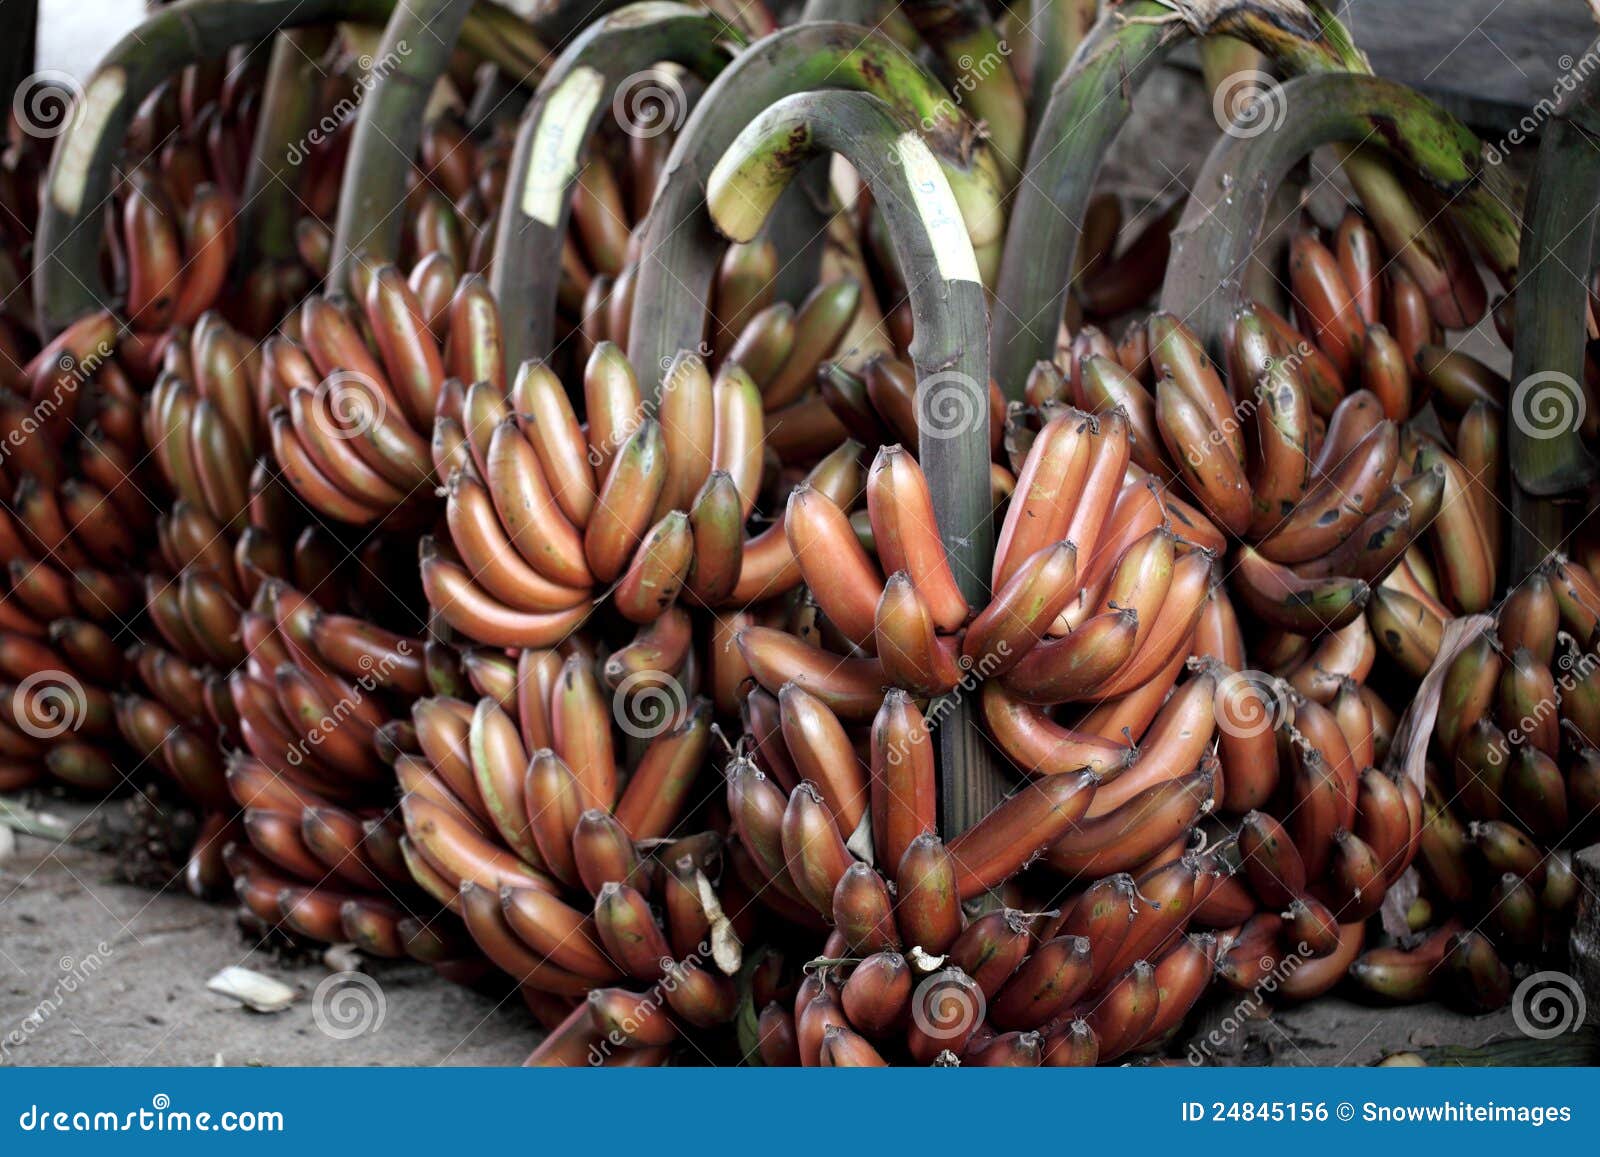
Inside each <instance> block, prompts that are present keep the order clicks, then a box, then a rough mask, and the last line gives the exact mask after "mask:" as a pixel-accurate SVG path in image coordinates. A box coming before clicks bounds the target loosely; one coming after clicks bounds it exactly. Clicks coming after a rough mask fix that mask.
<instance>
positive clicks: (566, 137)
mask: <svg viewBox="0 0 1600 1157" xmlns="http://www.w3.org/2000/svg"><path fill="white" fill-rule="evenodd" d="M604 88H605V78H604V77H602V76H601V75H600V73H599V72H597V71H596V70H594V69H592V68H589V67H588V66H587V65H582V66H579V67H578V68H575V69H573V70H572V72H571V73H570V74H568V75H567V77H566V78H565V79H564V80H562V82H561V83H560V84H558V85H557V86H556V89H555V91H554V92H552V93H551V94H550V98H549V99H548V100H547V101H546V102H545V106H544V115H543V116H541V117H540V118H539V127H538V129H537V130H536V131H535V132H534V134H533V148H532V150H531V155H530V156H529V158H528V175H527V179H526V180H524V181H523V182H522V212H523V214H524V215H525V216H528V217H532V218H533V219H534V220H535V221H538V222H539V223H540V224H542V225H546V226H548V227H549V228H551V229H554V228H555V227H556V225H557V223H558V222H559V221H560V220H561V198H562V195H563V194H564V193H565V192H566V189H567V182H569V181H571V180H572V178H573V175H574V174H575V173H577V171H578V150H579V149H581V148H582V147H583V142H584V141H585V140H586V139H587V138H588V136H589V118H590V117H591V116H593V115H594V110H595V106H596V105H598V104H599V103H600V97H601V94H602V92H603V90H604Z"/></svg>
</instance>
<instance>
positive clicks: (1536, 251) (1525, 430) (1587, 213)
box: [1507, 49, 1600, 579]
mask: <svg viewBox="0 0 1600 1157" xmlns="http://www.w3.org/2000/svg"><path fill="white" fill-rule="evenodd" d="M1591 51H1594V49H1591ZM1543 132H1544V136H1543V139H1542V140H1541V141H1540V144H1539V156H1538V160H1537V161H1536V162H1535V165H1534V170H1533V178H1532V180H1531V181H1530V182H1529V185H1528V201H1527V207H1526V209H1525V220H1524V228H1523V233H1522V255H1521V256H1522V268H1523V269H1524V270H1526V272H1525V273H1524V274H1523V275H1522V278H1521V280H1520V281H1518V282H1517V287H1516V326H1515V333H1516V342H1515V345H1514V346H1513V349H1512V371H1511V376H1512V380H1513V382H1515V383H1516V384H1515V386H1514V388H1513V390H1512V394H1511V399H1510V402H1509V404H1508V405H1507V409H1508V410H1509V411H1510V413H1511V422H1510V423H1509V428H1508V430H1507V435H1508V438H1509V440H1510V443H1511V473H1512V477H1513V478H1515V480H1516V483H1517V488H1518V489H1520V490H1522V491H1525V492H1527V493H1528V494H1531V495H1535V496H1538V497H1550V496H1554V495H1558V494H1563V493H1565V492H1567V491H1571V490H1575V489H1577V488H1579V487H1581V486H1585V485H1587V484H1588V483H1590V482H1593V481H1594V480H1595V478H1596V477H1600V462H1597V461H1596V459H1595V457H1594V456H1593V455H1592V454H1591V453H1590V452H1589V451H1588V450H1587V449H1586V448H1585V447H1584V445H1583V439H1582V435H1581V429H1582V425H1583V416H1584V407H1585V404H1586V401H1587V399H1586V397H1585V392H1584V388H1583V378H1584V350H1585V347H1586V345H1587V341H1588V332H1587V328H1586V322H1587V316H1588V287H1587V285H1586V284H1585V277H1586V275H1587V272H1588V270H1589V268H1590V266H1591V265H1592V264H1593V261H1592V256H1591V255H1592V254H1593V252H1594V244H1595V241H1596V236H1595V223H1594V213H1593V206H1594V198H1595V196H1596V195H1597V194H1600V151H1597V150H1596V144H1597V142H1600V82H1597V81H1596V80H1595V78H1594V77H1592V76H1591V77H1589V78H1588V79H1587V80H1586V81H1585V82H1584V83H1583V84H1582V85H1581V86H1580V87H1579V88H1577V89H1576V90H1575V91H1574V92H1573V93H1572V94H1571V95H1570V96H1569V97H1568V98H1567V99H1566V100H1564V101H1563V102H1562V104H1561V105H1560V107H1558V108H1557V109H1556V112H1555V115H1554V116H1553V117H1552V118H1551V119H1550V122H1549V123H1548V124H1546V125H1545V127H1544V130H1543ZM1552 418H1553V419H1555V420H1554V421H1552V420H1551V419H1552ZM1514 496H1515V494H1514ZM1518 537H1519V539H1520V538H1521V537H1522V536H1520V535H1519V536H1518ZM1556 545H1557V544H1556V543H1534V544H1530V546H1531V548H1532V549H1528V550H1526V551H1524V552H1523V553H1524V554H1525V555H1526V556H1528V557H1519V558H1515V559H1513V567H1514V568H1515V569H1514V570H1513V572H1512V573H1513V575H1514V576H1515V577H1516V578H1519V579H1520V578H1521V576H1522V575H1523V574H1524V573H1526V571H1527V569H1528V568H1529V567H1531V566H1532V565H1533V564H1535V563H1537V562H1538V560H1539V558H1541V557H1543V554H1544V552H1545V550H1546V549H1549V548H1552V547H1554V546H1556Z"/></svg>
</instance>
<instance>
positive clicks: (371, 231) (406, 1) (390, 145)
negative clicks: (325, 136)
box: [327, 0, 472, 289]
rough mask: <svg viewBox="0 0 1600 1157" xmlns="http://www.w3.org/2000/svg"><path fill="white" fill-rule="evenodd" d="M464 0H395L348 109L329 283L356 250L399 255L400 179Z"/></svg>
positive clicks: (346, 271) (345, 271) (345, 277)
mask: <svg viewBox="0 0 1600 1157" xmlns="http://www.w3.org/2000/svg"><path fill="white" fill-rule="evenodd" d="M471 6H472V0H400V3H399V4H397V5H396V6H395V10H394V15H393V16H391V17H390V18H389V23H388V24H387V25H385V27H384V30H383V41H382V43H381V44H380V45H379V47H378V55H377V57H376V63H375V64H374V65H373V73H374V76H375V77H376V80H375V81H373V83H372V88H371V90H370V91H369V92H368V93H367V94H366V96H365V97H364V98H363V99H362V101H361V111H360V112H359V113H357V114H356V127H355V132H354V134H353V135H352V136H351V138H350V160H349V163H348V165H347V166H346V168H345V171H344V180H343V181H342V182H341V183H340V186H339V215H338V218H337V220H336V221H335V223H334V230H333V254H332V257H331V258H330V259H329V265H328V278H327V284H328V287H329V288H330V289H348V288H349V281H350V268H351V263H352V262H353V261H355V260H356V259H357V255H358V254H359V255H360V258H361V259H362V260H365V261H369V262H372V263H373V264H383V263H384V262H392V261H395V260H398V258H399V256H400V238H401V235H402V233H403V232H404V229H405V201H406V198H405V194H406V185H407V181H408V178H409V177H410V175H411V166H412V163H413V161H414V159H415V157H416V155H417V149H418V147H419V146H420V145H421V143H422V122H423V114H424V112H425V110H426V109H427V107H428V98H429V97H430V96H431V95H432V93H433V86H434V85H435V84H436V83H437V82H438V80H439V77H440V76H442V75H443V74H444V70H445V67H446V66H447V65H448V64H449V63H450V53H451V50H452V49H454V47H455V42H456V37H457V36H458V35H459V34H460V32H461V25H462V22H463V21H464V20H465V19H466V16H467V9H468V8H470V7H471Z"/></svg>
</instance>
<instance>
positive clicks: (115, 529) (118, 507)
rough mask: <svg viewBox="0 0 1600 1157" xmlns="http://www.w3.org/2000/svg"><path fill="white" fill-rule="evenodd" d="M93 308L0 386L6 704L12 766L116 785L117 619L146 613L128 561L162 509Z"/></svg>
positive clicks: (119, 760)
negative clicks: (145, 473)
mask: <svg viewBox="0 0 1600 1157" xmlns="http://www.w3.org/2000/svg"><path fill="white" fill-rule="evenodd" d="M115 335H116V326H115V322H114V321H113V319H112V318H111V317H110V315H109V314H104V313H101V314H96V315H93V316H91V317H88V318H85V319H84V320H83V321H81V322H79V323H78V324H76V325H74V326H72V327H70V328H68V329H67V330H65V331H64V332H62V333H61V334H60V335H59V336H58V337H57V338H56V339H55V340H54V341H52V342H51V343H50V344H49V345H47V346H46V347H45V348H44V349H42V350H40V351H39V352H38V353H37V354H36V355H35V356H34V357H33V359H32V360H31V361H29V362H28V363H27V364H26V365H25V366H23V367H22V370H21V371H20V373H18V374H17V378H16V381H15V382H14V383H13V385H12V388H8V389H6V390H5V391H4V393H3V395H0V405H3V406H4V410H5V414H6V420H5V425H6V435H5V438H6V449H7V454H6V456H5V459H4V461H3V462H0V477H3V479H4V488H5V492H6V493H7V494H8V495H10V496H11V502H10V504H9V505H8V506H7V508H6V509H5V511H4V513H3V515H0V526H3V531H0V535H3V540H4V541H3V546H0V551H3V554H4V558H5V565H6V597H5V598H4V599H3V600H0V657H3V658H0V672H3V675H4V678H5V681H6V684H7V686H6V687H5V689H4V701H3V703H0V712H3V718H0V733H3V735H4V741H5V742H4V747H5V759H6V774H5V777H4V778H5V780H6V782H7V784H8V785H10V786H12V787H22V786H26V785H27V784H30V783H33V782H36V781H37V780H39V779H40V778H41V777H42V776H44V775H45V774H49V775H51V776H53V777H55V778H56V779H58V780H60V781H61V782H63V783H66V784H69V785H71V786H73V787H75V788H78V789H80V790H83V791H86V792H90V793H93V794H103V793H106V792H109V791H113V790H115V789H117V788H118V787H120V786H121V784H122V779H123V776H122V772H121V771H119V767H125V766H126V764H127V760H126V759H125V758H123V756H124V755H125V752H123V751H121V749H120V745H119V743H118V741H117V728H116V721H115V713H114V710H113V705H112V698H111V693H112V692H114V691H115V690H116V689H117V687H118V686H119V684H120V683H121V681H122V678H123V676H124V675H125V674H126V670H127V669H126V665H125V662H124V657H123V654H122V651H123V648H124V646H125V645H126V639H125V638H124V637H123V636H122V629H123V628H122V625H123V624H124V623H125V622H127V621H128V620H129V619H131V618H132V617H133V616H135V615H136V614H137V612H138V609H139V605H140V601H141V594H140V590H139V587H138V583H137V580H136V578H135V577H134V574H133V572H132V567H133V566H134V565H135V562H136V559H137V558H138V555H139V552H140V549H141V547H140V537H141V535H142V534H146V533H148V532H149V530H150V529H151V528H152V527H153V524H154V512H153V510H152V509H151V507H150V505H149V504H148V503H147V502H146V501H145V500H144V498H143V495H142V493H141V492H140V489H139V486H138V483H137V481H136V479H138V478H139V477H140V470H139V465H138V464H139V462H140V460H141V459H142V457H143V455H144V439H143V436H142V433H141V430H140V415H139V408H140V405H141V400H140V398H139V397H138V395H137V393H136V392H135V390H134V387H133V385H132V383H131V382H130V381H129V380H128V377H127V375H126V374H125V373H124V372H123V371H122V368H121V366H120V364H119V362H118V360H117V358H116V355H115V345H114V343H115Z"/></svg>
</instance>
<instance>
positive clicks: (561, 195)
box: [490, 2, 741, 366]
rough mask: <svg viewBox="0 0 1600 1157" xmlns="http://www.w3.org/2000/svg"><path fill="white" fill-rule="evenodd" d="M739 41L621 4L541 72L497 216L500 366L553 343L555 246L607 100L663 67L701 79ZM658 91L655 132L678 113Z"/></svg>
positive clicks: (660, 6)
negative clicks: (646, 71)
mask: <svg viewBox="0 0 1600 1157" xmlns="http://www.w3.org/2000/svg"><path fill="white" fill-rule="evenodd" d="M740 39H741V37H740V36H739V33H738V32H737V31H736V30H734V29H732V28H730V27H729V26H728V25H726V24H725V23H723V21H722V20H721V18H720V17H718V16H716V15H714V14H713V13H710V12H707V11H705V10H703V9H698V8H691V7H689V6H687V5H684V4H672V3H658V2H647V3H642V4H631V5H629V6H628V7H626V8H621V9H618V10H617V11H616V12H613V13H612V14H611V15H609V16H607V17H605V18H603V19H601V20H598V21H596V22H595V23H594V24H592V25H590V26H589V28H587V29H586V30H585V31H584V32H583V33H582V34H581V35H580V36H579V37H578V38H577V39H576V40H574V41H573V42H572V43H571V44H570V45H569V46H568V47H567V48H566V50H565V51H564V52H562V54H561V56H560V57H559V59H557V60H556V62H555V64H554V65H553V66H552V67H551V69H550V72H549V74H548V75H547V76H546V77H545V79H544V81H543V82H542V83H541V84H540V86H539V91H538V93H537V94H536V95H535V96H534V98H533V100H532V102H530V104H529V105H528V108H527V111H526V112H525V113H524V114H523V118H522V124H521V126H520V127H519V128H518V130H517V144H516V150H515V152H514V153H513V154H512V158H511V172H512V173H513V174H515V176H514V177H513V178H512V180H511V182H510V185H509V187H508V188H507V190H506V196H505V201H504V202H503V204H502V205H501V208H500V227H499V229H498V231H497V232H496V236H495V252H494V264H493V266H492V270H491V277H490V286H491V288H492V289H493V291H494V295H495V300H496V301H498V302H499V303H500V312H501V315H502V316H503V317H504V318H505V319H506V323H507V324H506V332H505V342H506V363H507V364H508V365H512V366H517V365H521V364H522V362H523V361H525V360H527V359H528V358H535V357H538V358H543V357H547V356H549V354H550V351H551V349H552V347H553V346H554V344H555V310H556V292H557V289H558V288H559V286H560V280H561V246H562V242H563V239H564V238H565V237H566V233H567V226H568V221H569V219H570V217H571V212H572V194H573V190H574V189H575V188H576V187H577V182H576V179H575V178H576V177H577V175H578V173H579V171H580V170H581V169H582V168H583V162H584V157H585V155H586V153H587V151H588V143H589V140H590V138H591V137H592V136H593V134H594V131H595V128H596V126H597V125H598V124H599V122H600V118H601V117H602V116H604V115H605V114H606V112H607V110H608V109H610V108H611V107H612V100H611V96H612V94H613V93H614V92H615V91H616V89H617V86H618V85H619V84H620V83H621V82H622V81H623V80H624V79H626V78H627V77H628V76H630V75H632V74H633V73H636V72H638V71H639V70H641V69H643V68H647V67H648V66H650V65H652V64H655V63H658V62H662V61H671V62H673V63H675V64H681V65H683V66H684V67H685V68H687V69H689V70H690V71H692V72H694V73H696V74H697V75H699V76H701V77H704V78H705V79H706V80H711V79H712V78H714V77H715V76H716V75H717V73H719V72H720V71H722V68H723V66H724V65H726V64H727V62H728V59H729V56H730V50H729V45H730V43H733V44H737V43H738V42H739V41H740ZM681 101H682V93H681V92H678V93H672V92H668V93H667V94H666V99H665V100H664V101H663V109H662V116H663V118H665V119H664V120H663V121H662V123H661V124H660V126H659V127H660V128H661V129H663V130H664V129H666V128H670V127H671V121H672V120H673V119H677V118H681V116H682V115H684V114H685V113H687V111H688V110H687V109H684V108H679V107H675V106H676V105H677V104H680V103H681Z"/></svg>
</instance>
